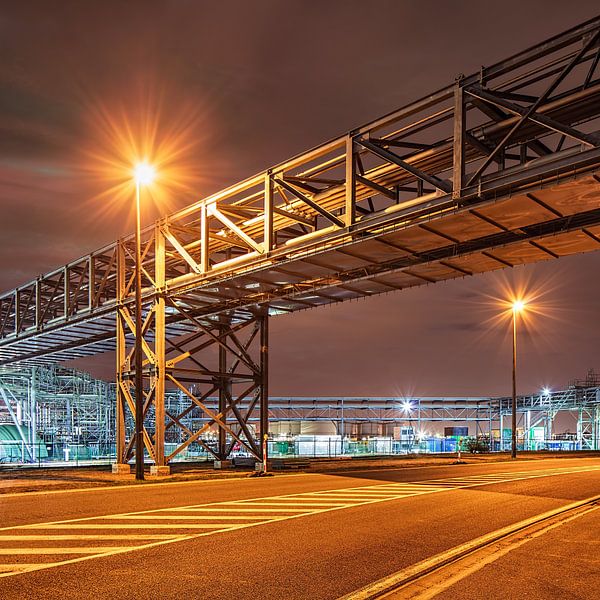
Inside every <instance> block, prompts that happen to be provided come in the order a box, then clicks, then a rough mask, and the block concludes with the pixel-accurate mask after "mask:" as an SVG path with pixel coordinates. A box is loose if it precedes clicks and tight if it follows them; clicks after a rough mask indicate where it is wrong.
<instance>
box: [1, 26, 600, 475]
mask: <svg viewBox="0 0 600 600" xmlns="http://www.w3.org/2000/svg"><path fill="white" fill-rule="evenodd" d="M599 46H600V17H598V18H595V19H592V20H591V21H588V22H586V23H584V24H582V25H580V26H578V27H575V28H573V29H571V30H569V31H567V32H565V33H562V34H560V35H558V36H556V37H554V38H551V39H550V40H547V41H545V42H543V43H541V44H538V45H536V46H533V47H531V48H529V49H527V50H525V51H523V52H520V53H518V54H516V55H514V56H512V57H510V58H508V59H507V60H504V61H502V62H499V63H497V64H495V65H493V66H490V67H482V68H481V70H480V72H478V73H476V74H474V75H471V76H468V77H464V76H460V77H459V78H457V79H456V81H455V82H454V83H453V84H452V85H450V86H448V87H446V88H443V89H441V90H439V91H437V92H434V93H432V94H430V95H428V96H426V97H425V98H422V99H421V100H419V101H417V102H414V103H412V104H409V105H408V106H405V107H404V108H401V109H399V110H397V111H395V112H393V113H391V114H389V115H386V116H384V117H382V118H380V119H377V120H375V121H373V122H371V123H369V124H367V125H365V126H363V127H359V128H357V129H355V130H353V131H351V132H349V133H348V134H346V135H343V136H341V137H339V138H337V139H334V140H332V141H330V142H328V143H326V144H323V145H322V146H319V147H317V148H314V149H313V150H310V151H308V152H306V153H304V154H301V155H299V156H296V157H294V158H292V159H290V160H287V161H285V162H283V163H281V164H278V165H276V166H274V167H272V168H270V169H268V170H266V171H265V172H263V173H260V174H258V175H256V176H254V177H251V178H249V179H247V180H245V181H243V182H241V183H238V184H236V185H234V186H232V187H230V188H227V189H226V190H223V191H221V192H219V193H216V194H213V195H212V196H209V197H208V198H205V199H202V200H200V201H198V202H195V203H193V204H191V205H190V206H188V207H187V208H184V209H183V210H180V211H179V212H177V213H175V214H172V215H170V216H168V217H165V218H163V219H160V220H159V221H157V222H156V223H155V224H154V226H152V227H149V228H147V229H146V230H144V231H143V232H142V249H143V294H142V296H143V299H142V304H143V306H142V317H143V323H144V326H143V340H142V343H143V353H144V356H143V363H144V364H143V378H144V389H145V413H146V414H147V415H153V418H150V417H148V418H147V419H146V422H145V425H146V430H145V436H144V441H145V446H146V449H147V451H148V453H149V455H150V457H151V459H152V460H153V461H154V462H155V463H156V464H157V465H165V464H166V463H168V461H169V460H170V459H171V458H173V457H174V456H176V455H177V454H178V453H179V452H181V451H182V450H183V449H184V448H186V447H187V446H188V445H189V444H191V443H193V442H197V443H200V444H201V445H203V446H205V447H206V449H207V450H209V451H210V452H211V453H213V454H214V455H215V457H217V458H219V459H223V458H225V457H226V456H227V455H228V454H229V452H230V451H231V448H232V447H233V445H234V444H235V443H241V444H242V445H243V446H244V447H245V448H247V449H248V450H249V451H250V452H252V453H253V454H255V455H256V456H260V454H261V449H260V444H258V443H257V441H256V434H255V431H254V428H251V427H250V425H249V422H250V419H251V417H252V415H254V414H259V415H260V417H259V423H260V425H259V427H258V430H259V431H258V433H259V436H258V437H259V439H260V438H262V435H263V433H266V432H267V431H268V422H267V421H268V346H269V342H268V320H269V317H270V316H274V315H278V314H282V313H289V312H294V311H296V310H301V309H306V308H313V307H317V306H321V305H324V304H329V303H333V302H343V301H344V300H349V299H353V298H360V297H365V296H371V295H374V294H378V293H382V292H388V291H390V290H401V289H404V288H407V287H411V286H416V285H422V284H425V283H435V282H438V281H443V280H447V279H452V278H456V277H463V276H466V275H473V274H476V273H483V272H487V271H492V270H495V269H501V268H504V267H510V266H515V265H519V264H524V263H532V262H536V261H540V260H546V259H551V258H559V257H561V256H566V255H570V254H575V253H579V252H587V251H591V250H596V249H599V248H600V135H599V133H598V130H599V129H600V126H599V123H600V73H599V71H600V69H599V68H598V62H599V58H600V49H599ZM134 258H135V256H134V238H133V236H131V237H127V238H124V239H121V240H119V241H118V242H116V243H114V244H111V245H110V246H107V247H105V248H102V249H101V250H99V251H96V252H92V253H91V254H89V255H87V256H84V257H83V258H81V259H79V260H76V261H74V262H72V263H70V264H68V265H65V266H64V267H61V268H60V269H57V270H56V271H53V272H51V273H48V274H46V275H42V276H40V277H38V278H37V279H36V280H35V281H32V282H30V283H28V284H25V285H23V286H20V287H18V288H16V289H14V290H12V291H10V292H8V293H6V294H4V295H2V296H0V365H8V364H22V365H27V364H37V363H55V362H61V361H65V360H69V359H74V358H81V357H85V356H90V355H93V354H98V353H102V352H105V351H109V350H114V349H115V346H116V355H117V359H116V363H117V364H116V372H117V377H116V380H117V390H118V391H117V432H118V440H117V441H118V444H117V450H118V454H117V455H118V457H119V458H118V460H119V462H123V463H124V462H127V460H128V459H129V458H130V457H131V456H132V454H133V452H134V447H133V446H134V444H133V437H134V436H133V435H132V429H131V428H130V426H129V425H128V423H130V419H129V418H126V416H127V414H128V412H131V413H134V400H133V394H132V388H133V381H134V375H135V361H134V356H133V343H134V329H135V328H134V316H135V302H134V262H135V261H134ZM115 320H116V326H115ZM115 340H116V342H115ZM167 387H169V388H176V389H179V390H181V391H182V393H184V394H185V395H186V397H187V398H188V399H189V406H188V407H187V408H186V409H185V410H184V411H182V412H181V413H179V414H171V413H170V412H168V411H167V410H166V409H165V402H164V397H165V390H166V388H167ZM192 390H193V391H192ZM215 394H216V395H218V397H219V402H218V412H215V410H214V409H211V408H209V407H208V406H207V405H206V404H205V400H206V399H207V398H209V397H210V396H212V395H215ZM246 400H247V401H246ZM150 408H152V410H150ZM194 411H200V412H202V413H203V414H204V415H206V416H207V417H208V419H209V420H208V421H207V422H206V423H205V424H204V425H203V426H202V427H201V428H200V429H198V430H191V429H189V428H188V427H187V426H186V425H185V423H184V422H183V421H182V419H183V418H184V417H186V416H187V415H189V414H191V413H193V412H194ZM215 425H216V426H217V427H218V430H219V437H218V441H217V443H216V444H212V443H211V442H209V441H207V440H206V439H205V438H204V437H203V436H204V435H205V434H206V432H207V430H208V428H209V427H211V426H215ZM170 427H178V428H181V429H182V430H183V431H184V433H185V436H186V440H185V442H183V443H182V444H181V445H180V446H179V447H178V448H177V449H176V450H174V451H173V452H171V453H170V454H168V455H165V451H164V440H165V430H166V428H170Z"/></svg>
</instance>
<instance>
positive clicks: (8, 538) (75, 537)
mask: <svg viewBox="0 0 600 600" xmlns="http://www.w3.org/2000/svg"><path fill="white" fill-rule="evenodd" d="M172 537H173V535H169V534H168V533H147V534H145V535H144V534H140V535H138V534H135V533H132V534H128V535H118V534H114V535H113V534H101V533H99V534H95V535H94V534H62V535H44V534H37V535H0V542H20V541H21V540H23V541H26V542H32V541H35V542H40V541H49V542H53V541H61V542H62V541H79V540H86V541H88V540H103V541H105V540H115V541H118V540H119V541H120V540H125V541H127V540H170V539H171V538H172Z"/></svg>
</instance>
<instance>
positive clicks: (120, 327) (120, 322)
mask: <svg viewBox="0 0 600 600" xmlns="http://www.w3.org/2000/svg"><path fill="white" fill-rule="evenodd" d="M115 252H116V253H117V276H116V282H115V283H116V287H117V289H116V297H117V324H116V326H117V331H116V367H117V390H116V394H117V398H116V401H117V410H116V446H117V447H116V450H117V459H116V462H117V465H120V464H124V463H126V462H127V457H126V456H125V404H126V399H125V393H124V392H123V386H125V385H127V384H126V383H125V381H124V378H123V370H124V369H125V361H126V356H127V350H126V347H125V320H124V318H123V314H122V309H123V300H124V296H125V250H124V248H123V242H122V241H120V240H119V241H118V242H117V246H116V248H115Z"/></svg>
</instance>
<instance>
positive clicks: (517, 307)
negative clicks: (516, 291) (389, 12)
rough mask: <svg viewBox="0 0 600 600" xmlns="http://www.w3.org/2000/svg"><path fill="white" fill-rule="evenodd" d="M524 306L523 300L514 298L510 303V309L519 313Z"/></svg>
mask: <svg viewBox="0 0 600 600" xmlns="http://www.w3.org/2000/svg"><path fill="white" fill-rule="evenodd" d="M524 308H525V302H524V301H523V300H515V301H514V302H513V304H512V309H513V311H514V312H516V313H520V312H521V311H522V310H523V309H524Z"/></svg>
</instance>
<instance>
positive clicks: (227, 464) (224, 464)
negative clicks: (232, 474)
mask: <svg viewBox="0 0 600 600" xmlns="http://www.w3.org/2000/svg"><path fill="white" fill-rule="evenodd" d="M213 467H214V468H215V469H230V468H231V461H230V460H215V462H214V463H213Z"/></svg>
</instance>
